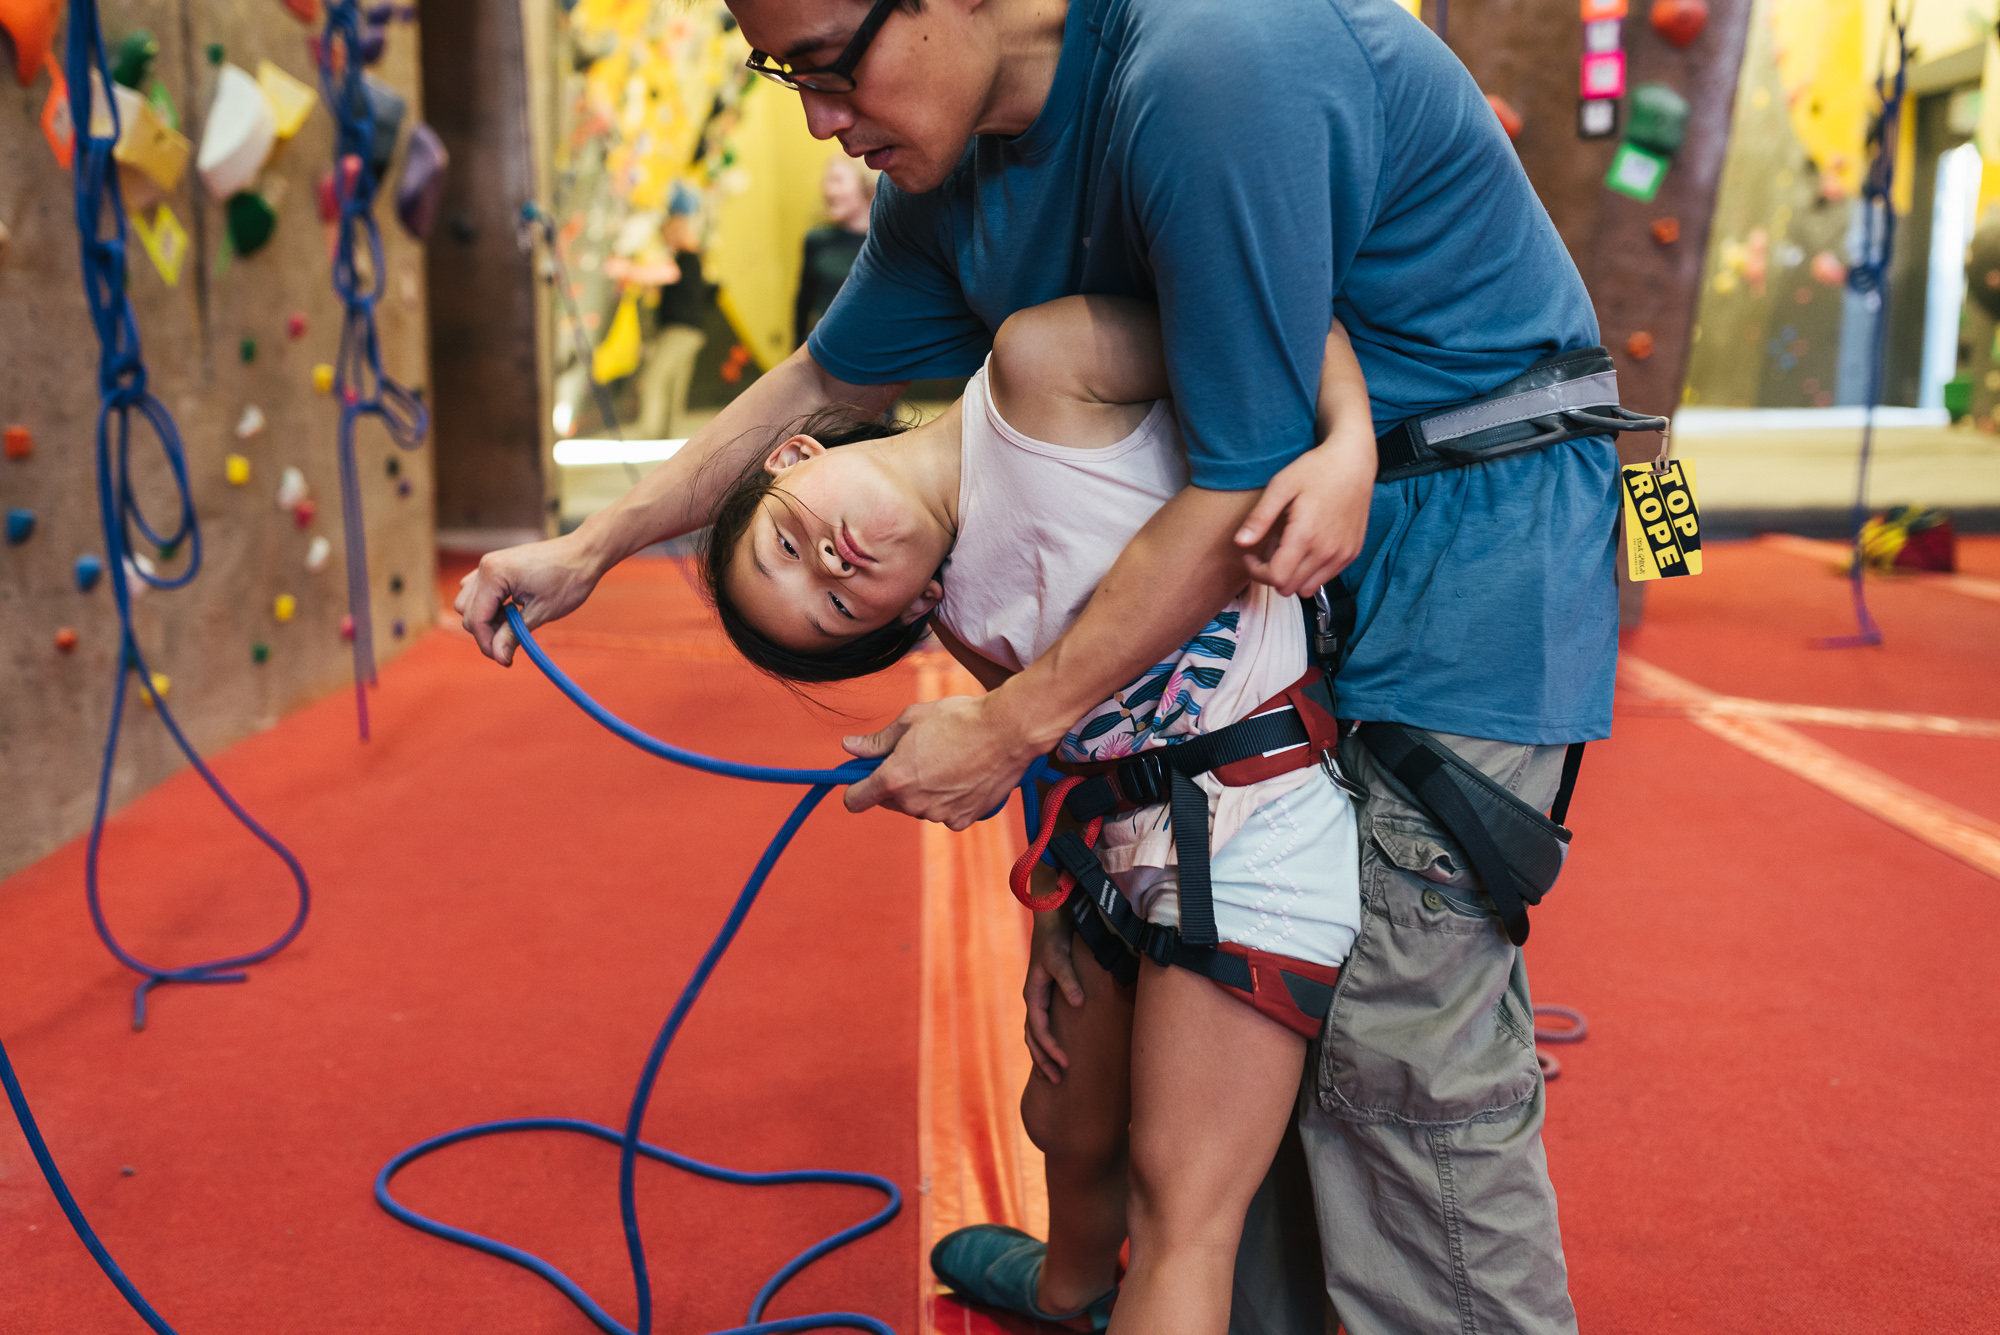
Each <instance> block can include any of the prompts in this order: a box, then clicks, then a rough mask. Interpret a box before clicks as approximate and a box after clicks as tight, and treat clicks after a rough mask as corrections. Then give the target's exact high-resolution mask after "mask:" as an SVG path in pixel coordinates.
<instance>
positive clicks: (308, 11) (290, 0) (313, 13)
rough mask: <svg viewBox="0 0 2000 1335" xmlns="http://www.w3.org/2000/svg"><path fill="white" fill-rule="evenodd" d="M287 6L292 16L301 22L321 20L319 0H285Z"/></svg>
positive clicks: (311, 22)
mask: <svg viewBox="0 0 2000 1335" xmlns="http://www.w3.org/2000/svg"><path fill="white" fill-rule="evenodd" d="M285 8H286V9H289V10H290V11H291V12H292V17H293V18H295V19H297V20H298V21H299V22H301V23H306V24H316V23H318V22H319V0H285Z"/></svg>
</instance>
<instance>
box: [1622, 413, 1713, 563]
mask: <svg viewBox="0 0 2000 1335" xmlns="http://www.w3.org/2000/svg"><path fill="white" fill-rule="evenodd" d="M1669 448H1671V441H1670V440H1669V438H1668V436H1667V433H1666V432H1661V433H1660V455H1659V457H1658V458H1657V459H1655V460H1653V462H1651V463H1647V464H1626V465H1625V466H1624V467H1623V468H1622V469H1620V470H1619V475H1618V476H1619V481H1620V483H1622V484H1623V489H1624V493H1625V573H1626V574H1627V575H1629V576H1630V577H1631V578H1632V579H1633V580H1634V581H1639V580H1648V579H1671V578H1672V577H1674V576H1675V575H1699V574H1700V573H1701V515H1700V513H1699V511H1698V510H1697V509H1696V508H1695V500H1694V465H1693V464H1692V463H1689V462H1688V461H1687V460H1685V459H1669V458H1668V457H1667V451H1668V449H1669Z"/></svg>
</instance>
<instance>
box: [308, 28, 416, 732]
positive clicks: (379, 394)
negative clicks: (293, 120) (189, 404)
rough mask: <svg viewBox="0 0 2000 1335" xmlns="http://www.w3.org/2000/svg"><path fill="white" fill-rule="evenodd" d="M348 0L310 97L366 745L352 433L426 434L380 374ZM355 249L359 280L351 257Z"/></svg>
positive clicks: (358, 42)
mask: <svg viewBox="0 0 2000 1335" xmlns="http://www.w3.org/2000/svg"><path fill="white" fill-rule="evenodd" d="M363 26H364V25H363V17H362V12H361V7H360V6H359V5H358V4H356V3H355V0H327V6H326V30H325V33H324V34H323V35H322V36H321V38H320V44H319V82H320V90H321V92H322V94H323V95H324V96H325V98H326V105H327V107H328V109H329V110H330V111H331V112H332V113H333V118H334V124H335V131H334V141H333V182H334V197H335V198H336V199H337V200H339V202H340V224H339V237H338V241H337V243H336V245H335V247H334V253H333V290H334V291H335V292H336V293H337V294H339V297H340V301H341V304H342V306H343V307H345V310H346V313H345V315H344V316H343V317H342V320H341V326H340V355H339V357H338V359H337V360H336V361H335V362H334V364H333V393H334V399H335V401H336V402H337V403H338V404H339V405H340V433H339V454H340V512H341V513H340V522H341V531H342V534H343V536H344V540H345V542H346V544H347V611H348V616H349V618H350V619H351V621H352V624H353V628H354V635H353V649H354V710H355V715H356V717H357V719H358V721H359V724H360V728H361V740H362V741H364V742H365V741H367V740H368V688H369V687H371V686H373V685H374V684H375V680H376V677H375V623H374V614H373V604H372V600H371V598H370V594H369V587H368V526H367V524H366V522H365V520H364V517H363V514H362V509H361V465H360V461H359V459H358V458H357V456H356V451H355V444H354V433H355V428H356V427H357V426H359V425H360V422H361V419H362V418H364V417H378V418H380V419H381V420H382V425H383V426H384V427H386V428H387V429H388V432H389V439H390V440H392V441H394V442H395V443H396V445H397V447H398V448H400V449H404V450H416V449H420V448H422V446H423V443H424V436H425V435H426V434H427V433H428V432H429V431H430V409H429V408H427V407H425V406H424V401H423V400H422V399H421V398H419V397H418V396H417V395H416V394H415V393H414V392H413V391H412V390H410V389H409V388H408V387H407V386H404V385H402V384H400V383H398V382H397V381H396V380H395V379H394V378H392V377H391V376H390V375H389V373H388V372H387V371H385V370H384V369H383V367H382V343H381V339H380V338H379V336H378V335H377V333H376V329H375V308H376V306H377V305H378V304H380V302H381V300H382V293H383V292H384V291H385V290H387V288H388V283H389V274H388V266H387V264H386V262H385V261H384V259H383V255H382V232H381V229H380V228H378V227H377V226H376V225H375V192H376V190H377V188H378V187H379V186H380V185H381V179H380V177H379V176H378V175H377V172H376V165H377V163H376V153H375V106H374V103H373V102H372V101H371V100H370V98H369V93H368V83H367V79H366V77H365V75H364V73H363V64H364V50H363V45H364V32H363ZM364 247H365V249H366V252H367V265H366V272H365V276H364V271H363V265H362V261H361V251H362V249H363V248H364Z"/></svg>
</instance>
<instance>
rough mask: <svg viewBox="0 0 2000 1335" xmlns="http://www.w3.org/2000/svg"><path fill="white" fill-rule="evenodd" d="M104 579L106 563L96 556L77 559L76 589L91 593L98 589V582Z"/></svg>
mask: <svg viewBox="0 0 2000 1335" xmlns="http://www.w3.org/2000/svg"><path fill="white" fill-rule="evenodd" d="M103 578H104V562H102V561H100V560H98V559H97V558H96V557H94V556H79V557H77V558H76V587H77V588H78V589H80V590H81V591H83V592H84V593H89V592H90V591H91V590H92V589H94V588H96V587H97V581H98V580H100V579H103Z"/></svg>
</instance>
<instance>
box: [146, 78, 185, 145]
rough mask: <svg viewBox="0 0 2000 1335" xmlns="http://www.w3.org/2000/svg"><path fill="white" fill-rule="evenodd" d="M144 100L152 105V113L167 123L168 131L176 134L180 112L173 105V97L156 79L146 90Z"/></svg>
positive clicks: (179, 124) (179, 125)
mask: <svg viewBox="0 0 2000 1335" xmlns="http://www.w3.org/2000/svg"><path fill="white" fill-rule="evenodd" d="M146 100H147V101H148V102H150V103H152V104H153V111H154V112H155V113H156V114H157V115H158V116H159V118H160V119H161V120H163V121H165V122H166V123H167V128H168V129H169V130H174V131H176V132H178V131H179V130H180V128H181V110H180V108H179V107H177V106H175V105H174V95H173V94H172V93H169V92H168V91H167V86H166V85H165V84H163V83H161V82H160V81H159V80H158V79H155V80H153V86H152V87H151V88H149V89H147V90H146Z"/></svg>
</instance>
